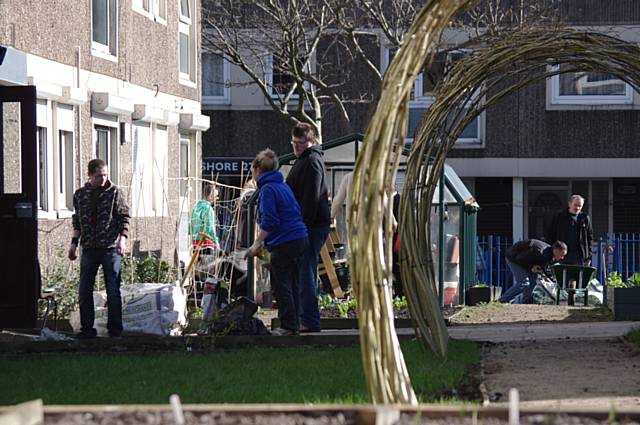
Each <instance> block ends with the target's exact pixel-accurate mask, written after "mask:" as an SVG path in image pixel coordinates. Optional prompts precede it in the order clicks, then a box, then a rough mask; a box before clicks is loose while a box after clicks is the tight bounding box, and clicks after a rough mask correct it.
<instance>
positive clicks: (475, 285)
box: [472, 282, 489, 288]
mask: <svg viewBox="0 0 640 425" xmlns="http://www.w3.org/2000/svg"><path fill="white" fill-rule="evenodd" d="M488 287H489V285H487V284H486V283H484V282H476V283H474V284H473V286H472V288H488Z"/></svg>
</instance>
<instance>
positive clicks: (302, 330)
mask: <svg viewBox="0 0 640 425" xmlns="http://www.w3.org/2000/svg"><path fill="white" fill-rule="evenodd" d="M313 332H320V329H311V328H310V327H308V326H307V325H300V333H313Z"/></svg>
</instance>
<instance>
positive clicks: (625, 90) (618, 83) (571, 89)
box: [551, 65, 633, 105]
mask: <svg viewBox="0 0 640 425" xmlns="http://www.w3.org/2000/svg"><path fill="white" fill-rule="evenodd" d="M563 68H564V69H566V66H565V65H560V68H559V69H560V70H562V69H563ZM553 69H554V70H558V67H554V68H553ZM551 103H553V104H569V105H571V104H573V105H607V104H609V105H610V104H631V103H633V90H632V89H631V86H630V85H629V84H627V83H625V82H624V81H622V80H620V79H619V78H618V77H616V76H614V75H611V74H605V73H602V72H583V71H580V72H567V73H564V74H559V75H554V76H553V77H551Z"/></svg>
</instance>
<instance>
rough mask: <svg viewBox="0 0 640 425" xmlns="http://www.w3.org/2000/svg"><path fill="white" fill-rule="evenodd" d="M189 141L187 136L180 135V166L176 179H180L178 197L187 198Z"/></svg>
mask: <svg viewBox="0 0 640 425" xmlns="http://www.w3.org/2000/svg"><path fill="white" fill-rule="evenodd" d="M189 145H190V140H189V137H188V136H184V135H180V165H179V169H178V177H180V196H181V197H186V196H189V183H190V181H189V180H188V179H187V177H190V175H191V174H190V172H189V171H190V167H189V163H190V159H191V158H190V146H189Z"/></svg>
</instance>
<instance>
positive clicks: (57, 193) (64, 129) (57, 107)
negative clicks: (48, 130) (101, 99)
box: [51, 103, 76, 218]
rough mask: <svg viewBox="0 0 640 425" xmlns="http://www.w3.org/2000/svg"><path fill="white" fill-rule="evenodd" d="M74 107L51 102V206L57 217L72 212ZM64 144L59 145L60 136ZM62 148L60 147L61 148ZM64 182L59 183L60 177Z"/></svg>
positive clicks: (67, 216)
mask: <svg viewBox="0 0 640 425" xmlns="http://www.w3.org/2000/svg"><path fill="white" fill-rule="evenodd" d="M75 108H76V107H74V106H72V105H66V104H57V103H52V111H53V112H52V116H53V122H54V125H53V128H52V140H51V146H52V148H53V170H52V178H53V182H52V183H53V184H52V187H53V198H52V199H53V208H52V209H55V211H56V212H57V217H58V218H69V217H71V215H72V212H73V192H74V191H75V189H76V187H75V177H76V176H75V167H74V164H75V163H76V162H75V159H76V157H75V154H76V152H75V138H76V134H75V129H74V116H75ZM63 135H64V136H66V137H65V140H64V141H65V144H64V146H61V142H62V136H63ZM61 148H62V149H61ZM61 151H62V152H61ZM61 153H63V155H61ZM61 178H62V179H63V180H64V182H63V183H62V184H61V182H60V179H61Z"/></svg>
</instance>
